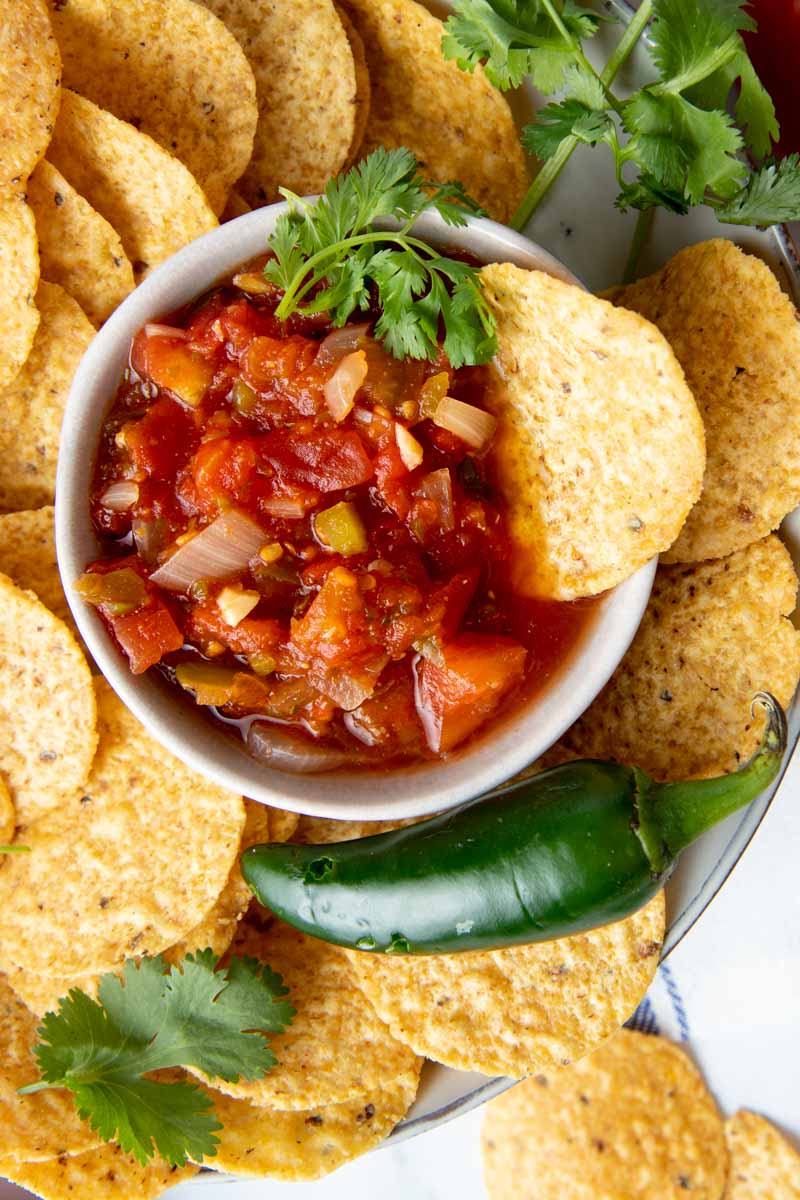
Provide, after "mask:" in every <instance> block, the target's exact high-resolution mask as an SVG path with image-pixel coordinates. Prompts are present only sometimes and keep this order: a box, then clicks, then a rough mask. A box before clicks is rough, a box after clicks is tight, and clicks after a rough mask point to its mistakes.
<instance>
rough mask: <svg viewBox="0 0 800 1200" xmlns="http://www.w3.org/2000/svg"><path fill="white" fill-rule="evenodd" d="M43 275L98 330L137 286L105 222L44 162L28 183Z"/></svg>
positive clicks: (124, 257) (124, 256) (127, 262)
mask: <svg viewBox="0 0 800 1200" xmlns="http://www.w3.org/2000/svg"><path fill="white" fill-rule="evenodd" d="M27 199H28V204H29V205H30V207H31V209H32V211H33V215H34V217H35V219H36V234H37V236H38V238H39V261H40V269H41V273H42V275H43V276H44V278H45V279H47V280H49V281H50V283H57V284H59V285H60V286H61V287H63V288H64V290H65V291H67V292H69V294H70V296H72V298H73V299H74V300H77V301H78V304H80V306H81V308H82V309H83V311H84V312H85V313H86V315H87V317H88V318H89V320H90V321H91V322H92V323H93V324H94V325H101V324H102V323H103V321H105V319H106V317H108V316H110V315H111V313H112V312H113V311H114V309H115V308H116V307H117V305H118V304H121V303H122V301H123V300H124V299H125V297H126V296H127V295H128V293H129V292H132V291H133V288H134V286H135V284H134V279H133V267H132V266H131V264H130V261H129V259H128V257H127V256H126V254H125V251H124V250H123V248H122V242H121V241H120V238H119V236H118V234H117V233H116V231H115V230H114V229H112V228H111V226H110V225H109V223H108V221H106V220H105V218H104V217H101V216H100V213H98V212H95V210H94V209H93V208H92V206H91V204H89V202H88V201H87V200H84V198H83V196H79V195H78V193H77V192H76V191H75V189H74V188H73V187H71V186H70V184H68V183H67V181H66V179H65V178H64V176H63V175H62V174H61V172H60V171H57V170H56V168H55V167H54V166H53V165H52V163H49V162H47V160H46V159H45V160H43V161H42V162H40V163H39V165H38V166H37V168H36V170H35V171H34V172H33V174H32V175H31V177H30V179H29V180H28V188H27Z"/></svg>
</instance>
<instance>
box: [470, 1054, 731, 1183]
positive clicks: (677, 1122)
mask: <svg viewBox="0 0 800 1200" xmlns="http://www.w3.org/2000/svg"><path fill="white" fill-rule="evenodd" d="M482 1149H483V1164H484V1177H485V1181H486V1190H487V1192H488V1193H489V1200H512V1198H513V1200H534V1197H535V1198H536V1200H622V1198H623V1197H624V1200H655V1197H658V1200H683V1197H685V1196H686V1194H687V1193H690V1194H691V1195H692V1197H695V1198H696V1200H719V1197H720V1196H721V1194H722V1189H723V1186H724V1184H725V1171H726V1167H727V1155H726V1151H725V1139H724V1135H723V1122H722V1117H721V1116H720V1114H719V1112H718V1111H717V1106H716V1104H715V1103H714V1099H713V1097H712V1096H711V1093H710V1092H709V1091H708V1088H707V1087H706V1085H705V1083H704V1081H703V1077H702V1076H701V1074H700V1072H699V1071H698V1069H697V1067H696V1066H695V1065H694V1063H693V1062H692V1061H691V1059H690V1058H689V1057H688V1055H687V1054H685V1053H684V1051H683V1050H681V1049H680V1048H679V1047H678V1046H674V1045H672V1044H671V1043H670V1042H667V1041H665V1040H663V1039H662V1038H657V1037H652V1036H649V1035H647V1034H643V1033H632V1032H630V1031H629V1030H622V1031H620V1033H618V1034H617V1036H616V1037H614V1038H612V1039H611V1041H609V1042H606V1044H605V1045H604V1046H602V1047H601V1048H600V1049H599V1050H596V1051H595V1052H594V1054H590V1055H589V1056H588V1058H583V1059H581V1061H580V1062H578V1063H575V1064H574V1066H572V1067H570V1069H569V1070H568V1071H556V1072H555V1073H554V1074H552V1075H551V1074H547V1075H538V1076H537V1077H536V1078H535V1079H526V1080H524V1081H523V1082H522V1083H519V1084H517V1086H516V1087H513V1088H511V1089H510V1090H509V1091H507V1092H504V1093H503V1095H502V1096H498V1098H497V1099H496V1100H493V1101H492V1102H491V1103H490V1104H489V1105H488V1106H487V1110H486V1117H485V1119H484V1123H483V1136H482Z"/></svg>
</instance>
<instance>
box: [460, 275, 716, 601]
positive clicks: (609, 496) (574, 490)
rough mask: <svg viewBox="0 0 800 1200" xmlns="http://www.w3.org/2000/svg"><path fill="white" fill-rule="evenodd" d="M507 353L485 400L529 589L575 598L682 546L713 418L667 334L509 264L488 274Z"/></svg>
mask: <svg viewBox="0 0 800 1200" xmlns="http://www.w3.org/2000/svg"><path fill="white" fill-rule="evenodd" d="M481 281H482V283H483V292H484V296H485V298H486V300H487V302H488V304H489V307H490V309H491V310H492V312H493V314H494V316H495V319H496V321H497V335H498V340H499V347H500V348H499V352H498V355H497V358H496V360H495V363H494V368H493V370H492V375H491V379H490V383H489V389H488V394H487V406H488V408H489V409H490V411H491V412H493V413H494V415H495V416H496V417H497V420H498V429H497V433H496V435H495V442H494V456H495V466H496V470H497V478H498V480H499V481H500V486H501V488H502V490H503V491H504V492H505V495H506V501H507V504H508V509H509V531H510V534H511V539H512V542H513V543H514V545H515V548H516V554H515V556H514V575H515V584H516V586H517V588H518V590H519V591H521V592H522V593H523V594H524V595H538V596H542V597H548V598H551V599H554V600H574V599H577V598H578V597H580V596H591V595H596V594H597V593H598V592H602V591H605V589H606V588H610V587H613V586H614V585H615V584H617V583H620V582H621V581H622V580H623V579H627V578H628V576H630V575H632V574H633V573H634V572H635V571H636V570H638V568H639V567H642V566H644V564H645V563H647V562H649V561H650V559H651V558H652V557H653V555H654V554H658V553H659V552H660V551H662V550H666V549H667V547H668V546H670V545H672V543H673V542H674V541H675V538H676V537H677V535H678V533H679V532H680V529H681V526H682V525H683V522H684V520H685V518H686V514H687V513H688V512H689V510H690V508H691V507H692V505H693V504H694V502H695V500H696V499H697V497H698V496H699V495H700V486H701V482H702V477H703V467H704V464H705V452H704V443H703V423H702V421H701V419H700V414H699V413H698V411H697V405H696V404H695V402H694V399H693V398H692V394H691V392H690V391H689V389H688V387H687V386H686V381H685V380H684V377H683V372H682V370H681V368H680V366H679V364H678V362H677V360H676V358H675V355H674V354H673V353H672V350H671V349H670V347H669V344H668V343H667V341H666V339H665V338H664V337H663V335H662V334H661V333H659V331H658V330H657V329H656V328H655V326H653V325H650V324H649V323H648V322H647V321H645V320H644V319H643V318H642V317H640V316H638V315H637V314H635V313H629V312H626V311H625V310H624V309H615V308H614V307H613V306H612V305H611V304H609V303H608V302H607V301H605V300H599V299H598V298H597V297H595V296H590V295H589V294H588V292H584V291H583V290H582V289H581V288H579V287H576V286H575V285H573V284H570V283H565V282H564V281H563V280H561V279H554V278H553V277H552V276H550V275H546V274H545V273H544V272H542V271H524V270H522V269H521V268H519V267H515V266H512V265H511V264H510V263H494V264H491V265H490V266H488V267H483V269H482V270H481Z"/></svg>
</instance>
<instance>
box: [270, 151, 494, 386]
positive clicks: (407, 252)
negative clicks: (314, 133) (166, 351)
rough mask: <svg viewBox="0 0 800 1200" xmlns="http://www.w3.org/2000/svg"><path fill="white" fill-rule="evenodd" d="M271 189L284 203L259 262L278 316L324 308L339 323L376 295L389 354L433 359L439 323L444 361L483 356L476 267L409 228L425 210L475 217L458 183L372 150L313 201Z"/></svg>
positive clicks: (486, 343)
mask: <svg viewBox="0 0 800 1200" xmlns="http://www.w3.org/2000/svg"><path fill="white" fill-rule="evenodd" d="M281 193H282V195H283V196H284V197H285V199H286V200H287V201H288V202H289V208H288V211H287V212H285V213H283V214H282V215H281V216H280V217H279V218H278V222H277V225H276V228H275V232H274V234H273V235H272V237H271V238H270V239H269V248H270V250H271V251H272V253H273V255H274V257H273V258H271V259H270V260H269V261H268V262H267V264H266V267H265V268H264V274H265V276H266V278H267V279H268V280H269V281H270V282H271V283H273V284H275V286H276V287H278V288H280V289H281V290H282V291H283V293H284V294H283V298H282V300H281V302H280V304H279V305H278V308H277V310H276V316H277V317H278V318H279V319H282V320H283V319H285V318H287V317H289V316H291V314H292V313H294V312H298V311H299V312H303V313H307V314H311V313H319V312H327V313H328V314H329V315H330V319H331V321H332V323H333V324H334V325H335V326H341V325H344V323H345V322H346V321H347V319H348V317H350V316H351V315H352V313H353V312H355V311H356V310H357V309H358V310H361V311H367V310H368V309H370V308H371V307H372V305H373V302H374V299H375V298H377V302H378V305H379V306H380V309H381V313H380V316H379V318H378V320H377V322H376V324H375V336H376V337H377V338H379V339H380V340H381V341H382V342H383V344H384V345H385V347H386V349H387V350H388V351H389V353H390V354H392V355H394V357H395V358H431V359H432V358H435V357H436V354H437V353H438V351H439V334H440V327H441V329H442V330H443V332H444V343H443V344H444V350H445V352H446V353H447V356H448V358H449V359H450V362H451V363H452V364H453V366H454V367H460V366H463V365H465V364H476V363H484V362H488V360H489V359H490V358H491V357H492V355H493V354H494V353H495V351H496V349H497V341H496V337H495V327H494V321H493V318H492V314H491V312H490V311H489V308H488V305H487V304H486V302H485V300H484V298H483V296H482V294H481V285H480V278H479V275H478V272H477V270H476V269H475V268H474V267H473V266H471V265H470V264H468V263H465V262H463V261H461V260H459V259H454V258H449V257H448V256H447V255H444V254H440V253H439V252H438V251H436V250H434V249H433V248H432V247H431V246H429V245H427V244H426V243H425V242H424V241H422V240H421V239H419V238H417V237H414V236H413V233H412V228H413V225H414V222H415V221H416V220H417V218H418V217H419V216H420V215H421V214H422V213H424V212H427V211H429V210H435V211H436V212H438V213H439V214H440V216H441V217H442V218H443V219H444V220H445V221H446V222H447V224H448V225H453V226H457V225H465V224H466V213H468V212H469V213H475V214H478V215H483V214H482V210H481V209H480V208H479V207H478V205H477V204H475V203H474V201H472V200H470V198H469V197H468V196H467V194H466V192H465V191H464V188H463V186H462V185H461V184H460V183H446V184H432V183H428V182H427V181H426V180H424V179H423V178H422V177H421V176H420V175H419V174H418V172H417V163H416V159H415V158H414V156H413V154H412V153H411V152H410V151H409V150H406V149H404V148H400V149H397V150H383V149H378V150H375V151H374V152H373V153H372V154H370V155H369V156H368V157H367V158H365V159H364V160H363V162H361V163H359V165H358V166H356V167H354V168H352V170H350V171H347V172H346V173H345V174H342V175H339V176H337V177H336V178H335V179H332V180H331V181H330V183H329V184H328V186H327V187H326V189H325V193H324V195H322V196H320V198H319V199H318V200H315V201H309V200H305V199H303V198H302V197H300V196H297V195H295V194H294V192H290V191H289V190H288V189H286V188H281ZM376 222H377V223H379V225H378V227H376ZM393 223H396V224H397V226H398V227H397V228H394V227H393Z"/></svg>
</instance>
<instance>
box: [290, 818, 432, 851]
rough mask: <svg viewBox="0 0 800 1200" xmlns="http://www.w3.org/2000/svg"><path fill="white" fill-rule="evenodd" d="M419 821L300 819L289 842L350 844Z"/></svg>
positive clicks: (313, 844) (412, 819) (307, 844)
mask: <svg viewBox="0 0 800 1200" xmlns="http://www.w3.org/2000/svg"><path fill="white" fill-rule="evenodd" d="M421 819H422V818H420V817H412V818H411V819H410V820H406V821H332V820H331V819H330V818H329V817H301V818H300V824H299V825H298V827H297V831H296V833H295V834H294V836H293V837H292V839H291V840H292V841H293V842H301V843H302V844H304V845H306V846H315V845H323V844H326V843H330V842H351V841H353V840H354V839H355V838H361V837H371V836H372V834H374V833H388V832H389V830H391V829H403V828H404V827H405V826H406V825H416V823H417V821H419V820H421ZM288 840H289V839H288V838H287V841H288Z"/></svg>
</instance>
